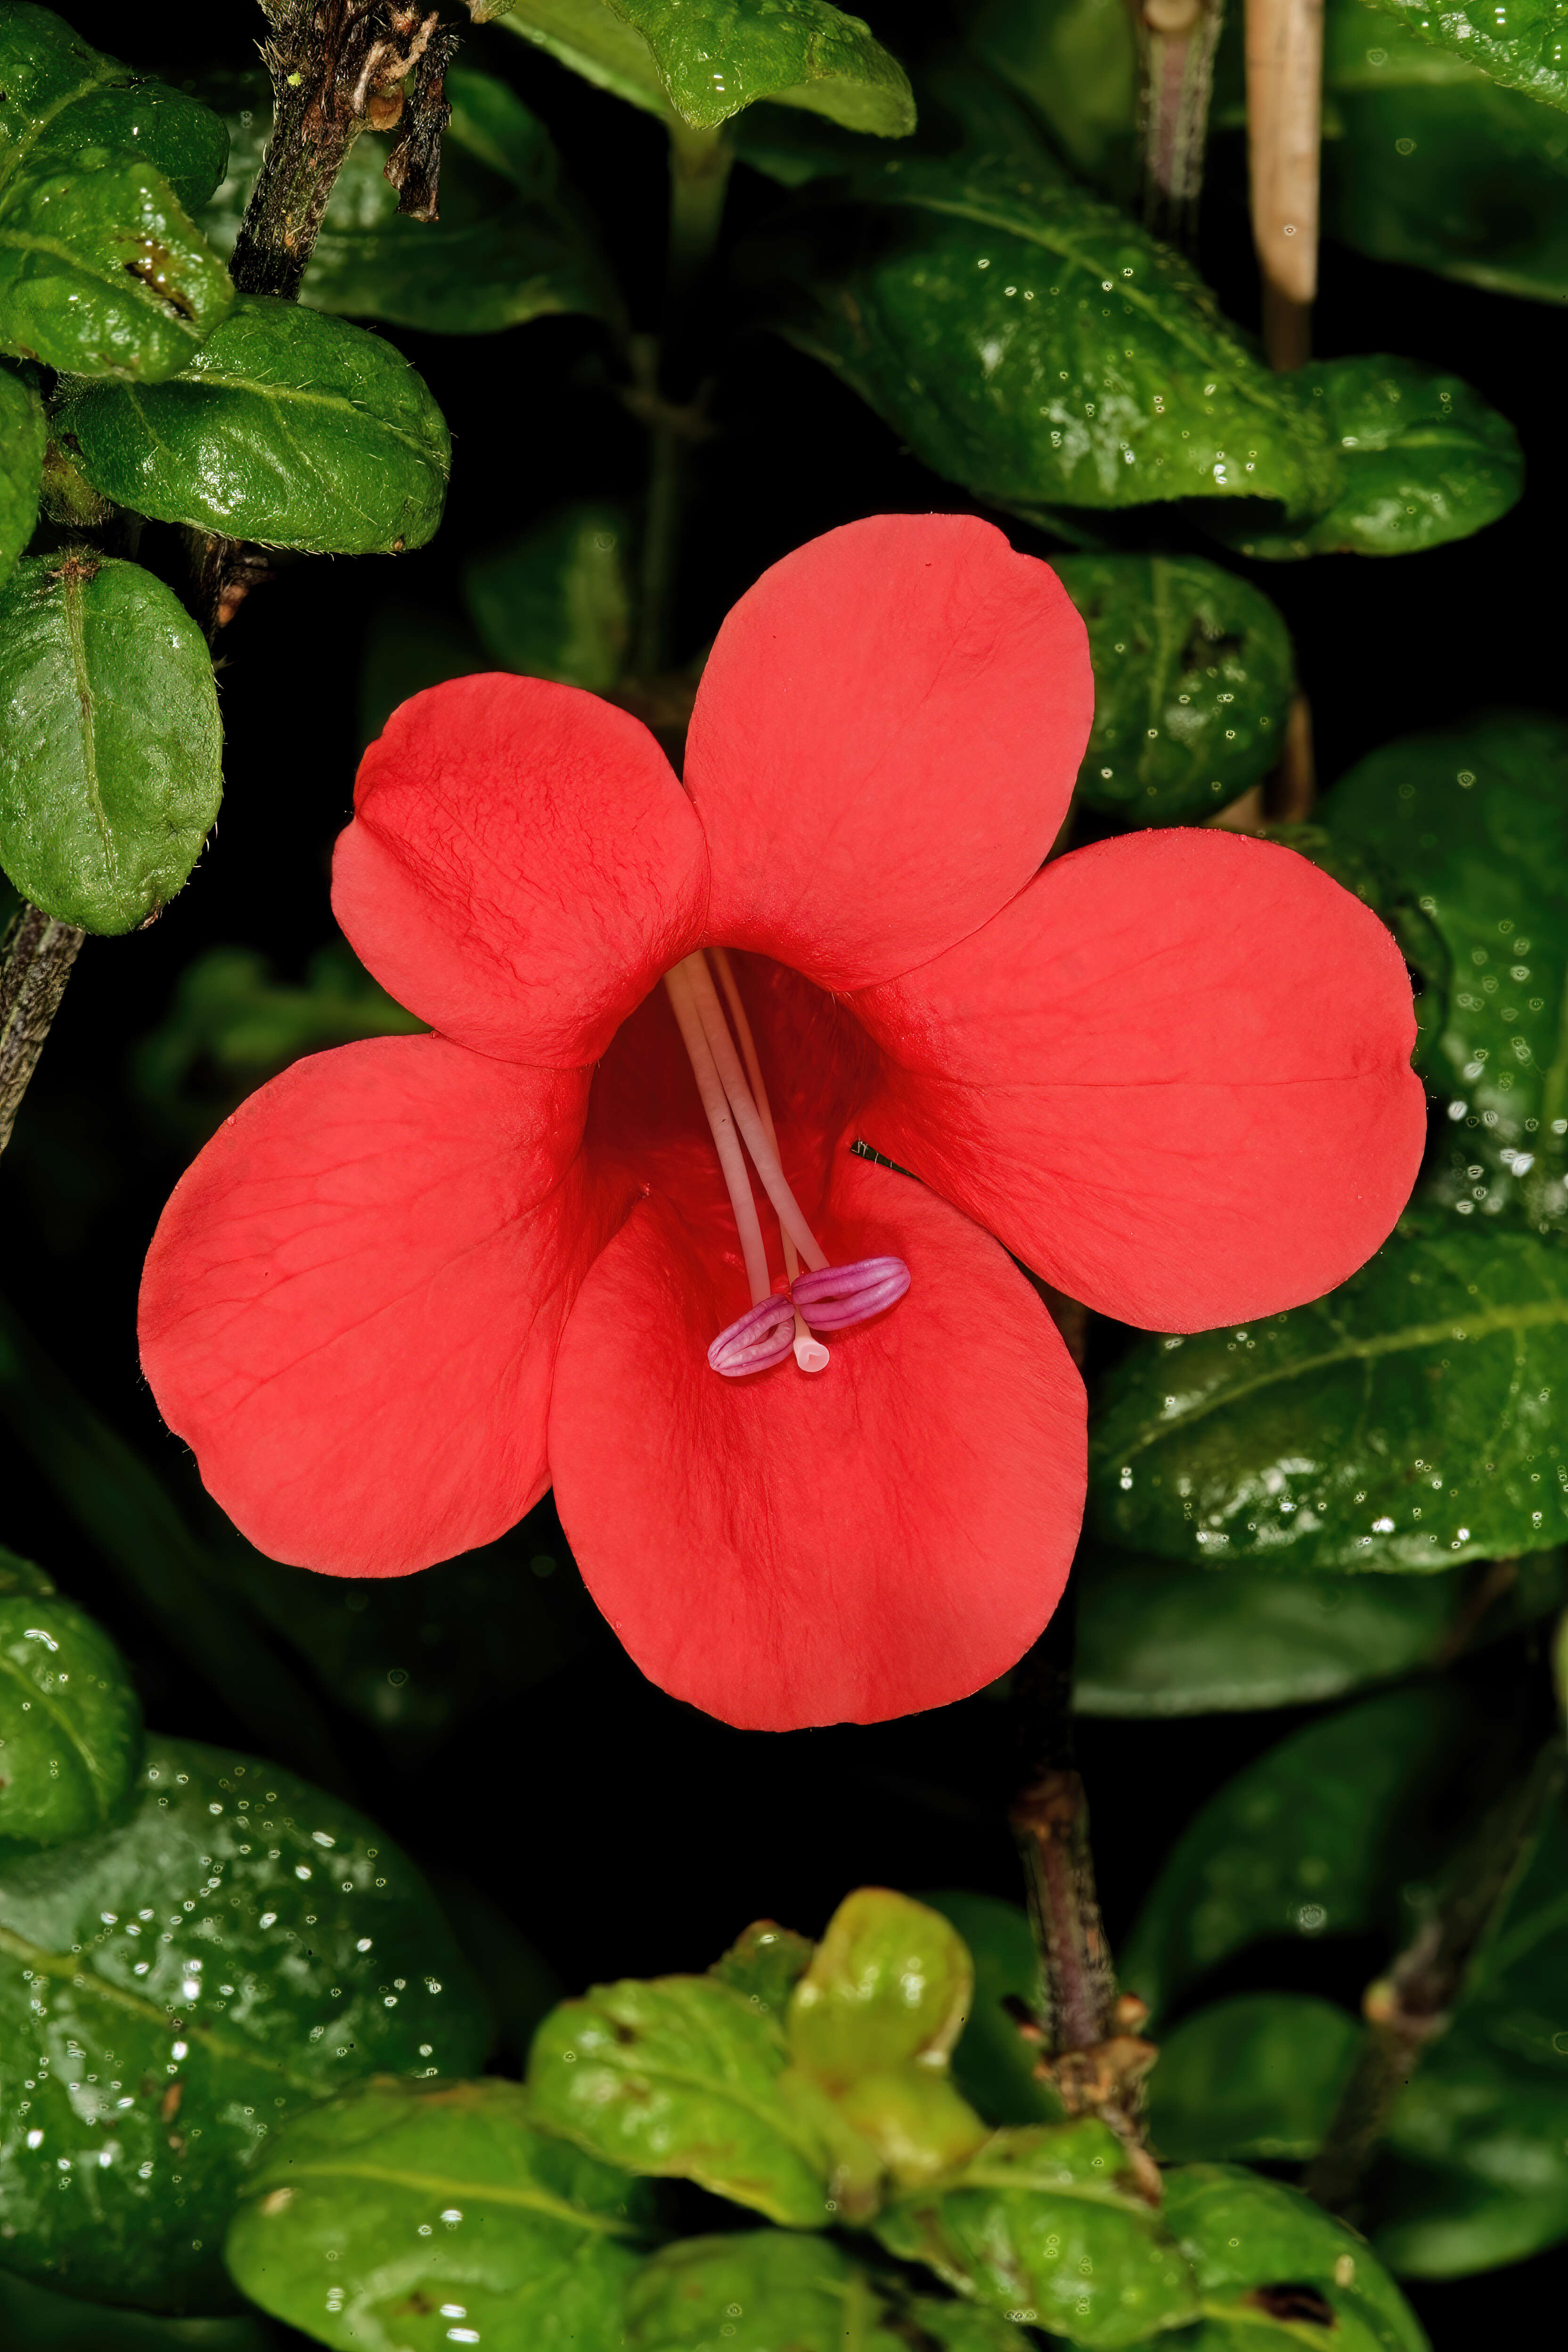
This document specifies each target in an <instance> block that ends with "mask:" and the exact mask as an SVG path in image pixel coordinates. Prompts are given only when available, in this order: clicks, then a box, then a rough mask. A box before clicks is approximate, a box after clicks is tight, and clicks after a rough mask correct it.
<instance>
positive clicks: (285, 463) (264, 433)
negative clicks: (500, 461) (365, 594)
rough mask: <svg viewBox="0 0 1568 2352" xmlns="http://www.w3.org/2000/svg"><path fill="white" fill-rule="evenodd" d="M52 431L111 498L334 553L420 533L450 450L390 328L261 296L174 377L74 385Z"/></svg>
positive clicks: (432, 515) (425, 532)
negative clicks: (130, 384)
mask: <svg viewBox="0 0 1568 2352" xmlns="http://www.w3.org/2000/svg"><path fill="white" fill-rule="evenodd" d="M57 430H58V433H59V435H60V436H61V438H62V440H63V442H64V444H65V446H66V447H67V449H68V451H69V452H70V454H71V455H72V457H75V459H76V461H77V463H78V465H79V467H80V468H81V471H82V472H83V473H84V474H85V475H86V477H87V478H88V480H89V482H90V483H91V484H92V487H93V488H94V489H96V490H99V491H100V492H101V493H102V495H103V496H104V497H105V498H109V499H114V500H115V502H116V503H117V504H118V505H120V506H128V507H131V508H132V509H134V510H135V511H136V512H137V513H138V514H145V515H153V516H155V517H156V518H157V520H159V521H160V522H174V523H184V524H187V525H190V526H191V527H193V528H195V529H196V530H214V531H223V532H226V533H227V534H228V535H229V536H230V537H232V538H235V539H250V540H256V541H260V542H261V543H262V544H264V545H267V546H270V547H299V548H308V549H313V550H315V551H318V552H321V553H326V554H331V555H374V554H387V553H393V552H395V551H399V550H401V549H403V548H405V547H423V546H424V544H425V542H426V540H427V539H429V538H430V537H431V535H432V533H433V532H434V531H435V529H436V526H437V523H438V522H439V521H440V520H441V508H442V504H443V501H444V500H445V498H446V495H447V472H448V469H449V467H450V463H451V440H450V436H449V435H448V434H447V427H446V424H445V422H444V421H443V419H442V415H441V412H440V410H439V409H438V408H437V405H436V404H435V402H434V400H432V398H431V396H430V394H429V392H428V390H427V388H426V383H425V381H424V379H423V377H422V376H420V375H419V374H418V373H417V372H416V370H415V369H414V368H412V367H410V366H409V364H408V362H407V361H406V360H405V359H404V358H403V356H402V355H401V353H400V352H396V351H395V350H394V349H393V347H392V345H391V344H390V343H388V342H385V341H383V340H382V339H381V338H380V337H379V336H376V335H370V334H366V333H365V332H364V331H363V328H359V327H351V326H349V325H348V324H347V323H346V321H344V320H342V319H329V318H326V317H324V316H323V315H322V313H321V311H319V310H302V309H301V308H300V305H299V304H298V303H294V302H281V301H277V300H274V299H271V298H270V297H266V296H261V295H246V296H244V297H242V298H241V299H239V300H238V301H237V303H236V305H235V308H234V310H233V311H232V312H231V314H230V315H229V317H228V318H227V319H226V320H224V321H223V323H222V325H221V326H220V327H219V328H218V329H217V330H216V332H215V333H214V334H213V335H212V337H211V338H210V339H209V341H207V342H206V344H205V346H204V348H203V349H202V350H201V351H200V352H198V353H197V354H196V356H195V359H194V360H193V361H192V362H191V364H190V365H189V366H188V367H187V368H186V369H185V370H184V373H183V374H181V375H180V376H179V377H177V378H176V379H175V381H174V382H173V383H163V384H151V385H147V386H144V387H139V388H137V389H134V390H132V389H130V388H122V387H121V386H119V385H115V384H97V385H89V386H81V387H79V388H78V389H77V391H76V394H75V396H74V397H73V398H72V399H70V400H69V401H68V403H67V404H66V406H65V408H64V410H63V411H62V413H61V415H60V416H59V418H58V422H57Z"/></svg>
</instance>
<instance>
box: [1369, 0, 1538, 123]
mask: <svg viewBox="0 0 1568 2352" xmlns="http://www.w3.org/2000/svg"><path fill="white" fill-rule="evenodd" d="M1374 5H1376V6H1377V7H1378V8H1379V9H1380V10H1381V11H1382V13H1383V14H1384V16H1393V17H1394V19H1395V20H1396V21H1397V22H1398V23H1399V24H1401V25H1403V26H1407V27H1408V29H1409V30H1410V31H1411V32H1413V33H1418V34H1419V35H1420V36H1421V37H1422V38H1423V39H1424V40H1427V41H1430V42H1432V43H1433V44H1434V45H1435V46H1436V47H1440V48H1445V49H1451V50H1453V51H1454V53H1455V54H1456V55H1457V56H1458V57H1461V58H1464V60H1465V62H1466V64H1467V65H1472V66H1479V67H1480V68H1481V69H1482V71H1483V72H1484V73H1488V74H1489V75H1490V76H1491V79H1493V81H1499V82H1501V83H1502V85H1503V87H1504V89H1525V90H1528V91H1529V92H1530V94H1531V98H1538V99H1540V100H1542V103H1543V104H1544V105H1546V106H1562V107H1568V57H1565V56H1564V52H1563V6H1562V0H1510V6H1509V7H1507V8H1506V9H1501V10H1500V9H1499V8H1498V7H1497V6H1496V5H1485V0H1443V5H1438V6H1437V7H1433V6H1432V5H1430V0H1374Z"/></svg>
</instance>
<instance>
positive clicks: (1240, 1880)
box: [1118, 1684, 1470, 2015]
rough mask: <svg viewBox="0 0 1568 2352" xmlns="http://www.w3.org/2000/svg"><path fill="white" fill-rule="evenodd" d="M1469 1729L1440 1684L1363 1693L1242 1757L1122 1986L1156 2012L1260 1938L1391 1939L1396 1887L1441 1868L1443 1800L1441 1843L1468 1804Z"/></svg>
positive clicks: (1181, 1844)
mask: <svg viewBox="0 0 1568 2352" xmlns="http://www.w3.org/2000/svg"><path fill="white" fill-rule="evenodd" d="M1466 1732H1467V1717H1466V1714H1465V1709H1464V1706H1463V1703H1462V1701H1461V1699H1460V1698H1459V1696H1458V1693H1457V1692H1456V1691H1455V1690H1454V1689H1453V1687H1452V1686H1451V1685H1443V1684H1436V1685H1429V1686H1427V1687H1426V1688H1420V1689H1415V1690H1406V1691H1393V1692H1390V1693H1388V1694H1387V1695H1386V1696H1383V1697H1380V1698H1372V1699H1363V1701H1362V1702H1361V1703H1360V1704H1359V1705H1358V1706H1352V1707H1347V1708H1346V1709H1344V1710H1343V1711H1342V1713H1341V1714H1338V1715H1333V1716H1330V1717H1328V1718H1327V1720H1326V1721H1323V1722H1319V1723H1312V1724H1309V1725H1307V1726H1306V1727H1304V1728H1303V1729H1301V1730H1300V1731H1294V1732H1292V1733H1291V1734H1290V1735H1289V1738H1285V1739H1282V1740H1281V1741H1280V1742H1279V1745H1278V1746H1277V1747H1275V1748H1269V1749H1268V1751H1267V1752H1266V1753H1265V1754H1264V1755H1262V1756H1260V1757H1259V1758H1258V1759H1257V1761H1256V1762H1255V1763H1252V1764H1248V1765H1247V1766H1246V1767H1245V1768H1244V1769H1243V1770H1241V1771H1240V1772H1238V1773H1237V1774H1236V1776H1235V1778H1234V1779H1232V1780H1227V1781H1226V1783H1225V1785H1224V1786H1223V1788H1221V1789H1219V1790H1216V1792H1215V1795H1214V1796H1212V1797H1211V1798H1209V1800H1208V1801H1207V1802H1206V1803H1205V1804H1204V1805H1202V1806H1200V1808H1199V1809H1198V1811H1197V1812H1196V1813H1195V1814H1194V1817H1193V1819H1192V1821H1190V1822H1188V1824H1187V1826H1186V1828H1185V1829H1184V1831H1183V1832H1182V1834H1181V1836H1180V1837H1179V1838H1178V1839H1177V1841H1176V1843H1175V1844H1174V1845H1173V1847H1172V1849H1171V1851H1170V1853H1168V1854H1167V1855H1166V1857H1165V1861H1164V1863H1163V1866H1162V1868H1161V1871H1160V1874H1159V1876H1158V1877H1157V1878H1156V1880H1155V1882H1154V1885H1153V1886H1152V1889H1151V1890H1150V1893H1149V1895H1148V1898H1147V1900H1146V1901H1145V1903H1144V1905H1143V1908H1142V1911H1141V1912H1140V1913H1139V1916H1138V1919H1137V1922H1136V1924H1135V1926H1134V1927H1133V1929H1132V1933H1131V1937H1130V1938H1129V1940H1128V1943H1127V1946H1126V1948H1125V1950H1124V1951H1122V1952H1121V1954H1119V1956H1118V1974H1119V1975H1120V1977H1121V1982H1122V1984H1123V1985H1124V1986H1125V1987H1126V1988H1127V1990H1129V1991H1131V1992H1135V1993H1137V1994H1139V1995H1140V1997H1141V1998H1142V2000H1146V2001H1147V2002H1148V2004H1149V2007H1150V2010H1151V2011H1152V2012H1153V2013H1154V2014H1155V2015H1158V2014H1159V2012H1160V2011H1163V2010H1165V2009H1168V2008H1169V2007H1170V2005H1171V2004H1172V2002H1173V2001H1174V2000H1177V1999H1179V1998H1180V1996H1181V1995H1182V1994H1183V1993H1184V1991H1185V1990H1186V1989H1187V1988H1188V1986H1190V1985H1192V1984H1194V1983H1195V1982H1196V1981H1197V1979H1199V1978H1201V1977H1203V1976H1205V1974H1206V1973H1207V1972H1208V1971H1209V1970H1210V1969H1215V1968H1217V1967H1218V1966H1219V1965H1220V1963H1221V1962H1222V1961H1223V1960H1227V1959H1228V1958H1230V1957H1231V1955H1232V1954H1233V1953H1235V1952H1239V1951H1244V1950H1246V1948H1247V1947H1248V1946H1249V1945H1251V1944H1255V1943H1258V1942H1260V1941H1262V1940H1264V1939H1266V1938H1275V1939H1283V1938H1300V1939H1301V1940H1302V1941H1303V1942H1306V1943H1313V1942H1316V1941H1318V1940H1319V1939H1320V1938H1321V1937H1328V1936H1346V1935H1351V1936H1353V1935H1362V1934H1367V1933H1370V1932H1373V1931H1375V1930H1378V1929H1382V1930H1384V1931H1385V1932H1386V1933H1387V1934H1388V1935H1389V1937H1390V1938H1391V1939H1392V1938H1393V1937H1394V1936H1395V1935H1396V1934H1397V1933H1398V1932H1399V1930H1400V1927H1401V1925H1402V1915H1401V1913H1400V1910H1399V1907H1398V1906H1399V1896H1398V1886H1399V1885H1400V1884H1401V1883H1403V1882H1404V1881H1407V1880H1414V1879H1415V1878H1416V1877H1418V1876H1419V1875H1420V1874H1421V1873H1422V1871H1423V1870H1430V1869H1431V1868H1433V1867H1435V1866H1436V1864H1437V1862H1438V1860H1439V1858H1440V1852H1441V1851H1442V1850H1443V1849H1440V1848H1439V1847H1438V1845H1437V1844H1436V1839H1437V1838H1438V1837H1439V1836H1440V1835H1441V1833H1442V1832H1440V1831H1439V1830H1437V1829H1436V1827H1435V1826H1434V1824H1435V1823H1437V1822H1443V1821H1444V1818H1445V1816H1444V1811H1443V1807H1444V1806H1445V1805H1446V1807H1447V1822H1446V1827H1447V1835H1448V1838H1449V1840H1450V1841H1451V1838H1452V1835H1453V1832H1454V1822H1455V1820H1456V1818H1457V1816H1458V1814H1459V1813H1461V1812H1462V1811H1463V1810H1464V1805H1465V1801H1466V1800H1467V1799H1468V1793H1469V1792H1468V1788H1467V1784H1466V1780H1465V1777H1464V1775H1465V1772H1466V1771H1467V1770H1468V1768H1469V1761H1470V1759H1469V1754H1468V1741H1467V1738H1466ZM1439 1800H1441V1801H1442V1803H1441V1804H1440V1803H1439ZM1396 1872H1397V1874H1398V1875H1397V1876H1395V1875H1394V1874H1395V1873H1396Z"/></svg>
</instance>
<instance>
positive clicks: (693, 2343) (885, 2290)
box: [626, 2230, 1027, 2352]
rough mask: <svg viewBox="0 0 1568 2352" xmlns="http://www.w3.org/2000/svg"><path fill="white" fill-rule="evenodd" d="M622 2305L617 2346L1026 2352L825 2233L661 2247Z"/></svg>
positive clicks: (651, 2351) (991, 2319)
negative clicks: (875, 2268) (854, 2256)
mask: <svg viewBox="0 0 1568 2352" xmlns="http://www.w3.org/2000/svg"><path fill="white" fill-rule="evenodd" d="M731 2322H732V2323H733V2325H730V2324H729V2323H731ZM721 2337H722V2338H723V2342H724V2352H850V2347H853V2352H909V2347H910V2346H911V2344H919V2345H920V2346H921V2352H925V2347H928V2346H929V2347H931V2352H1027V2347H1026V2340H1025V2338H1024V2337H1023V2336H1020V2335H1019V2334H1018V2331H1017V2329H1016V2328H1015V2327H1012V2326H1009V2325H1008V2323H1007V2322H1006V2320H1005V2319H1003V2318H1002V2317H1001V2316H1000V2315H998V2314H996V2313H994V2312H990V2311H985V2310H981V2309H977V2308H975V2307H974V2306H973V2305H968V2304H962V2303H939V2302H938V2301H937V2300H936V2298H935V2297H934V2296H928V2295H914V2296H911V2295H909V2294H905V2293H903V2292H901V2291H900V2288H899V2286H898V2284H896V2283H895V2282H894V2281H891V2280H889V2279H885V2278H877V2277H873V2276H872V2275H871V2274H870V2273H868V2272H867V2271H865V2270H863V2269H862V2268H861V2267H860V2265H859V2264H858V2263H853V2262H851V2261H850V2259H849V2257H848V2255H847V2254H846V2253H844V2252H842V2251H841V2250H840V2249H839V2248H838V2247H837V2246H836V2245H834V2244H833V2243H832V2242H831V2241H830V2240H828V2239H826V2238H818V2237H788V2236H786V2235H784V2232H783V2231H778V2230H748V2231H738V2232H736V2233H735V2234H734V2235H732V2236H728V2237H722V2238H686V2239H682V2240H681V2241H679V2242H678V2243H677V2244H675V2245H672V2246H666V2247H665V2248H663V2249H662V2250H661V2251H660V2252H658V2253H657V2254H655V2255H654V2256H653V2258H652V2260H651V2261H649V2262H647V2263H644V2264H643V2266H642V2269H641V2271H640V2272H639V2273H638V2274H637V2278H636V2280H635V2281H634V2282H633V2284H632V2287H631V2290H630V2292H629V2294H627V2296H626V2346H627V2352H712V2347H714V2346H715V2345H716V2344H717V2343H718V2341H719V2339H720V2338H721Z"/></svg>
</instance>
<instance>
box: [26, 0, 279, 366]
mask: <svg viewBox="0 0 1568 2352" xmlns="http://www.w3.org/2000/svg"><path fill="white" fill-rule="evenodd" d="M0 89H4V91H5V104H4V106H3V108H0V348H4V349H5V350H6V351H11V352H21V353H22V355H23V356H24V357H26V358H29V359H37V360H42V361H43V362H45V364H46V365H47V366H49V367H56V368H74V369H79V370H81V371H83V372H84V373H88V374H92V375H117V376H128V377H132V378H135V379H137V380H139V381H140V382H142V383H154V382H156V381H158V380H159V379H160V378H162V377H163V376H168V375H173V374H174V372H175V371H176V370H177V369H179V368H182V367H184V364H185V362H187V361H188V360H189V359H190V358H191V356H192V354H193V352H195V351H196V350H197V349H198V348H199V346H200V344H201V342H202V341H203V339H204V338H205V336H206V335H207V334H208V333H210V331H212V329H213V327H214V326H216V323H217V321H218V320H219V319H221V318H222V317H223V315H224V313H225V312H226V310H227V309H228V307H229V305H230V303H231V302H232V300H233V299H234V289H233V288H232V287H231V286H230V284H229V281H228V274H227V272H226V270H225V268H223V265H222V263H221V262H220V261H219V260H218V258H217V257H216V254H215V253H213V252H212V251H211V249H210V248H209V247H207V245H206V244H205V242H204V241H203V239H202V237H201V236H200V235H199V234H198V232H197V230H196V227H195V223H194V222H193V221H192V220H191V218H190V215H189V212H188V210H187V205H189V204H191V203H193V202H195V203H199V202H200V201H201V200H202V198H203V197H204V196H205V194H207V192H208V190H209V189H210V188H211V187H212V186H213V184H215V183H216V180H217V179H218V178H219V177H220V176H221V174H222V171H223V162H224V154H225V137H224V130H223V125H222V123H221V122H219V121H216V118H215V117H214V116H212V115H211V114H209V112H208V110H206V108H205V107H203V106H201V105H200V104H198V102H197V101H196V100H193V99H189V98H186V97H184V95H183V94H182V93H181V92H180V91H178V90H173V89H167V88H166V87H165V86H164V85H163V84H162V83H160V82H147V81H142V80H139V79H137V78H136V77H134V76H132V74H130V73H129V72H128V71H127V69H126V68H124V67H123V66H121V65H120V64H118V63H117V62H116V60H115V59H114V58H106V57H100V55H99V53H98V52H97V51H96V50H94V49H90V48H89V47H88V46H87V44H86V43H85V42H83V41H80V40H79V39H78V38H77V37H76V35H75V34H74V33H72V32H71V30H70V28H69V26H67V25H66V24H64V23H63V22H62V21H61V19H60V18H59V17H58V16H55V15H54V14H53V13H52V11H50V10H49V9H47V8H37V7H32V6H29V5H15V6H11V7H8V8H7V9H6V10H5V16H4V19H3V20H0Z"/></svg>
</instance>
